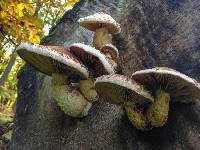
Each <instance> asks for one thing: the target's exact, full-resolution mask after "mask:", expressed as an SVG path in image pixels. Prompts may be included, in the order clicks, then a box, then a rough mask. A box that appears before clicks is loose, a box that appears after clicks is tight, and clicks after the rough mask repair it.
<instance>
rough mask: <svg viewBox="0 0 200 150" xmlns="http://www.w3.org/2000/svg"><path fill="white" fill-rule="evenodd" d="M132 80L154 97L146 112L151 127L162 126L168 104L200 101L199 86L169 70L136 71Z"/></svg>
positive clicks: (166, 115)
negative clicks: (171, 102)
mask: <svg viewBox="0 0 200 150" xmlns="http://www.w3.org/2000/svg"><path fill="white" fill-rule="evenodd" d="M132 79H134V80H135V81H136V82H138V83H140V84H142V85H143V86H144V87H145V88H146V89H147V90H149V91H151V92H152V93H153V95H154V97H155V100H154V103H151V104H150V106H149V108H148V110H147V118H148V120H149V121H150V122H151V125H152V126H155V127H160V126H163V125H164V124H165V123H166V121H167V118H168V111H169V102H170V101H174V102H175V101H179V102H192V101H194V100H197V99H200V84H199V83H197V81H196V80H194V79H192V78H190V77H188V76H186V75H184V74H182V73H180V72H178V71H176V70H173V69H170V68H166V67H157V68H153V69H146V70H141V71H136V72H135V73H133V75H132Z"/></svg>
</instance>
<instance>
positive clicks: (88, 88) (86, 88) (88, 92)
mask: <svg viewBox="0 0 200 150" xmlns="http://www.w3.org/2000/svg"><path fill="white" fill-rule="evenodd" d="M80 91H81V93H82V94H83V95H84V96H85V97H86V99H87V100H88V101H89V102H94V101H95V100H96V97H97V92H96V90H95V89H94V82H93V81H92V79H88V80H80Z"/></svg>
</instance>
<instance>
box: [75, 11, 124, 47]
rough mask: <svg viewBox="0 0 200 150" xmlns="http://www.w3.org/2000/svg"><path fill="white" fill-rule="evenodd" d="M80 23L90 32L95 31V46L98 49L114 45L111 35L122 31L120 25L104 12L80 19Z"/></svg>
mask: <svg viewBox="0 0 200 150" xmlns="http://www.w3.org/2000/svg"><path fill="white" fill-rule="evenodd" d="M78 22H79V23H80V25H81V26H83V27H85V28H87V29H88V30H91V31H95V34H94V38H93V46H94V47H95V48H96V49H101V47H102V46H103V45H106V44H110V43H112V37H111V35H110V34H117V33H119V32H120V31H121V28H120V25H119V24H118V23H117V22H116V21H115V20H114V19H113V18H112V17H111V16H110V15H108V14H105V13H103V12H98V13H95V14H93V15H90V16H87V17H84V18H80V19H79V20H78Z"/></svg>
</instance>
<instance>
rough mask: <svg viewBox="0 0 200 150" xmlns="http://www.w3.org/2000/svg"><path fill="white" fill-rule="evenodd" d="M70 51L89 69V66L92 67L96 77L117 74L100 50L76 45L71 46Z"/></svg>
mask: <svg viewBox="0 0 200 150" xmlns="http://www.w3.org/2000/svg"><path fill="white" fill-rule="evenodd" d="M69 49H70V52H71V53H73V54H74V55H75V56H77V57H78V58H79V59H80V60H81V61H82V62H83V63H84V65H86V66H87V67H89V66H88V65H90V66H92V69H93V70H94V74H95V75H96V76H98V75H102V74H112V73H115V70H114V68H113V66H112V64H110V62H109V60H108V59H107V58H106V56H105V55H104V54H102V53H101V52H100V51H99V50H97V49H95V48H93V47H91V46H88V45H85V44H82V43H74V44H72V45H70V47H69Z"/></svg>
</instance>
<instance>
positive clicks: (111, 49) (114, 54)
mask: <svg viewBox="0 0 200 150" xmlns="http://www.w3.org/2000/svg"><path fill="white" fill-rule="evenodd" d="M100 51H101V52H102V53H104V54H107V53H108V54H110V56H111V58H112V59H113V60H117V59H118V58H119V52H118V49H117V48H116V47H115V46H114V45H112V44H106V45H104V46H102V47H101V49H100Z"/></svg>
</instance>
